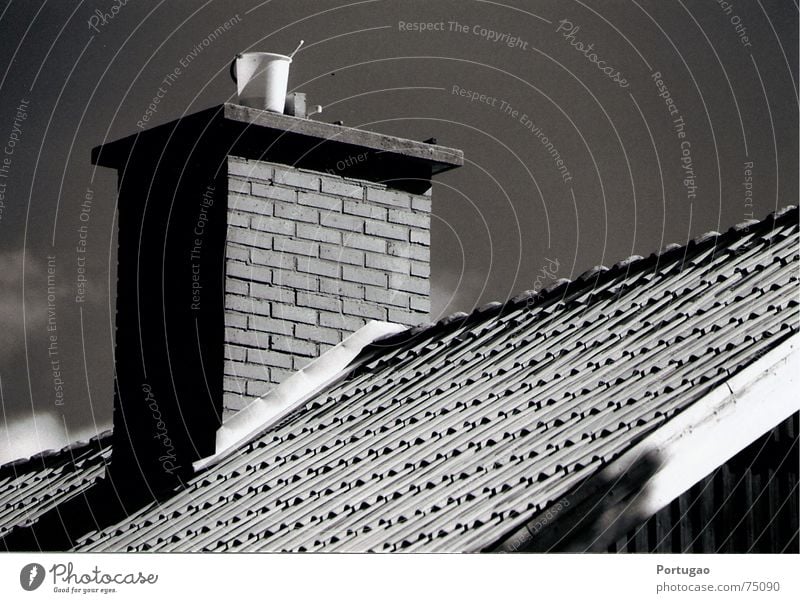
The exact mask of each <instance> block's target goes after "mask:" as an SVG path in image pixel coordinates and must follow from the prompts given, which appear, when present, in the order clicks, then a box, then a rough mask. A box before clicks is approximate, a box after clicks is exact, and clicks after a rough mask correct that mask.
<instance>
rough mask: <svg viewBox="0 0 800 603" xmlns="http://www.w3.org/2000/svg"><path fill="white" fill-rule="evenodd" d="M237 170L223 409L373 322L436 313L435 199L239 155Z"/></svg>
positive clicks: (416, 319) (231, 208)
mask: <svg viewBox="0 0 800 603" xmlns="http://www.w3.org/2000/svg"><path fill="white" fill-rule="evenodd" d="M228 175H229V195H228V244H227V247H226V274H225V286H226V292H227V294H226V297H225V300H226V302H225V400H224V404H225V410H226V413H230V412H234V411H236V410H239V409H240V408H242V407H243V406H244V405H245V404H246V403H247V402H249V400H250V399H251V398H252V397H255V396H259V395H262V394H265V393H266V392H267V391H269V390H270V389H271V388H272V387H273V385H274V384H276V383H279V382H280V381H282V380H283V379H285V378H286V376H287V375H289V374H290V373H291V371H293V370H298V369H299V368H302V367H303V366H305V365H306V364H307V363H308V362H309V361H311V360H312V359H314V358H316V357H317V356H319V355H320V354H321V353H322V352H324V351H325V350H327V349H329V348H330V346H331V345H335V344H336V343H338V342H340V341H341V340H342V338H343V337H345V336H347V335H349V334H350V333H352V332H353V331H355V330H357V329H358V328H359V327H361V326H363V325H364V324H365V323H366V322H367V321H368V320H371V319H378V320H390V321H394V322H400V323H402V324H406V325H409V326H412V325H416V324H419V323H422V322H426V321H427V320H428V313H429V311H430V285H429V281H428V276H429V274H430V248H429V245H430V208H431V200H430V197H429V196H428V195H412V194H409V193H405V192H402V191H397V190H391V189H387V188H386V187H385V186H383V185H380V184H376V183H372V182H368V181H362V180H352V179H347V178H340V177H338V176H333V175H328V174H322V173H317V172H310V171H306V170H300V169H294V168H289V167H287V166H283V165H278V164H271V163H268V162H263V161H253V160H244V159H240V158H236V157H229V159H228Z"/></svg>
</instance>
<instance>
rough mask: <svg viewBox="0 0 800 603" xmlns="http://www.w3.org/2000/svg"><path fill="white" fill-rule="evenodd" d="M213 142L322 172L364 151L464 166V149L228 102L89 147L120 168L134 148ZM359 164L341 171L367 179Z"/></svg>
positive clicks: (380, 158)
mask: <svg viewBox="0 0 800 603" xmlns="http://www.w3.org/2000/svg"><path fill="white" fill-rule="evenodd" d="M212 142H213V143H214V144H216V145H219V148H220V149H221V151H219V152H222V153H226V154H230V155H240V156H244V157H250V158H255V159H263V160H265V161H276V162H279V163H288V164H292V165H296V166H297V167H308V168H310V169H323V170H324V169H325V168H324V166H321V165H319V164H320V163H321V162H322V161H327V162H331V161H334V163H335V162H336V161H339V160H343V159H346V158H347V157H351V156H352V155H353V153H362V154H363V153H366V154H367V155H368V156H369V160H367V161H365V163H373V162H376V161H377V162H379V163H381V164H382V165H384V166H385V164H387V163H393V164H395V163H396V164H397V165H398V167H401V166H417V167H419V166H424V167H425V169H426V170H427V169H429V170H430V174H431V175H434V174H438V173H441V172H444V171H447V170H450V169H453V168H456V167H459V166H462V165H464V152H463V151H461V150H459V149H452V148H448V147H443V146H439V145H434V144H428V143H424V142H419V141H415V140H409V139H406V138H399V137H396V136H389V135H386V134H379V133H377V132H369V131H367V130H360V129H357V128H349V127H346V126H340V125H335V124H329V123H324V122H319V121H313V120H310V119H302V118H297V117H292V116H289V115H282V114H279V113H272V112H270V111H263V110H260V109H253V108H251V107H245V106H242V105H235V104H232V103H224V104H222V105H218V106H216V107H211V108H210V109H206V110H204V111H200V112H198V113H194V114H192V115H188V116H186V117H182V118H180V119H177V120H174V121H171V122H169V123H166V124H163V125H160V126H155V127H153V128H150V129H147V130H143V131H141V132H139V133H137V134H134V135H131V136H127V137H125V138H122V139H119V140H116V141H112V142H108V143H105V144H102V145H99V146H97V147H95V148H94V149H92V163H94V164H95V165H100V166H103V167H110V168H124V167H125V165H126V163H127V162H128V161H129V157H130V155H131V154H132V153H133V152H134V151H136V150H139V153H143V154H149V155H150V156H151V157H152V155H153V153H152V149H158V152H156V153H155V154H156V155H158V156H160V155H162V153H161V150H166V148H167V147H168V146H169V147H171V148H170V149H169V152H170V154H174V153H175V152H176V151H177V150H178V148H184V149H188V150H189V152H191V153H194V152H196V151H197V150H198V149H199V148H202V147H205V146H206V145H207V144H208V143H212ZM184 144H185V145H186V146H184ZM165 152H166V151H165ZM139 153H137V155H139ZM154 159H157V157H155V158H154ZM359 167H360V169H359V170H358V171H357V172H358V173H356V174H349V173H343V174H342V175H346V176H351V175H352V176H353V177H361V178H365V179H369V178H368V177H365V176H363V175H362V173H369V171H370V170H369V166H366V165H364V166H359ZM384 172H385V168H384ZM384 177H385V174H384Z"/></svg>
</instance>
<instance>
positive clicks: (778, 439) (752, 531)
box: [610, 414, 799, 553]
mask: <svg viewBox="0 0 800 603" xmlns="http://www.w3.org/2000/svg"><path fill="white" fill-rule="evenodd" d="M797 438H798V415H797V414H795V415H793V416H792V417H790V418H789V419H787V420H785V421H784V422H783V423H781V424H780V425H779V426H777V427H776V428H775V429H773V430H772V431H771V432H770V433H769V434H766V435H765V436H763V437H761V438H759V439H758V440H756V441H755V442H753V444H751V445H750V446H748V447H747V448H746V449H744V450H743V451H742V452H740V453H739V454H737V455H736V456H735V457H733V458H732V459H731V460H730V461H728V462H727V463H725V464H724V465H723V466H722V467H719V468H718V469H717V470H716V471H715V472H713V473H712V474H710V475H708V476H706V477H705V478H703V479H702V480H701V481H700V482H698V483H697V484H695V485H694V486H693V487H692V488H691V489H690V490H689V491H687V492H685V493H684V494H682V495H681V496H680V497H679V498H677V499H676V500H674V501H672V503H670V505H669V506H667V507H665V508H664V509H662V510H661V511H659V512H658V513H656V514H655V515H654V516H653V517H651V518H650V519H649V520H648V521H647V522H646V523H644V524H643V525H641V526H640V527H639V528H638V529H637V530H634V531H632V532H631V533H630V534H628V536H627V538H624V539H622V540H620V541H619V542H617V543H616V545H615V546H612V547H611V549H610V551H611V552H629V553H647V552H657V553H681V552H684V553H797V552H798V512H799V511H798V487H797V479H798V463H799V461H798V458H799V457H798V439H797Z"/></svg>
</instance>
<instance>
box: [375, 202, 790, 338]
mask: <svg viewBox="0 0 800 603" xmlns="http://www.w3.org/2000/svg"><path fill="white" fill-rule="evenodd" d="M792 216H793V217H794V221H795V222H797V221H798V206H796V205H786V206H784V207H782V208H780V209H778V210H775V211H773V212H770V213H769V214H768V215H767V216H766V217H764V218H763V219H762V220H745V221H743V222H739V223H738V224H735V225H733V226H731V227H730V228H729V229H728V230H727V231H725V232H724V233H719V232H717V231H715V230H711V231H708V232H705V233H703V234H701V235H698V236H696V237H694V238H693V239H690V240H689V241H687V242H686V243H685V244H684V245H680V244H678V243H670V244H667V245H666V246H664V247H663V248H662V249H660V250H659V251H657V252H653V253H651V254H650V255H649V256H647V257H643V256H640V255H636V254H634V255H631V256H628V257H627V258H625V259H622V260H620V261H618V262H616V263H615V264H614V265H613V266H612V267H611V268H608V267H606V266H602V265H599V266H593V267H592V268H589V269H588V270H586V271H584V272H583V273H581V274H580V275H578V276H577V277H575V278H574V279H572V280H570V279H566V278H562V279H558V280H557V281H555V282H554V283H552V284H551V285H549V286H548V287H545V288H544V289H542V290H540V291H536V290H533V289H528V290H525V291H522V292H521V293H519V294H517V295H516V296H515V297H512V298H510V299H508V300H507V301H505V302H500V301H491V302H488V303H486V304H484V305H482V306H480V307H478V308H475V309H474V310H472V311H471V312H469V313H466V312H462V311H458V312H454V313H452V314H450V315H448V316H445V317H443V318H441V319H439V320H438V321H436V322H431V323H427V324H420V325H418V326H416V327H411V328H409V329H407V330H405V331H401V332H400V333H396V334H394V335H387V336H386V337H383V338H379V339H377V340H375V341H374V342H373V343H372V344H370V345H369V346H367V347H366V348H365V350H364V352H365V353H371V352H374V351H375V350H376V349H378V348H385V347H387V346H389V347H399V346H402V345H404V344H405V343H408V342H409V341H411V340H413V339H416V338H417V337H418V336H421V335H423V334H425V336H431V335H434V334H436V333H439V332H445V331H448V330H449V329H450V328H457V327H461V326H466V325H469V324H472V323H473V322H477V321H480V320H486V319H488V318H491V317H492V316H493V315H494V316H503V315H505V314H506V313H509V312H513V311H514V310H517V309H519V307H521V306H523V305H527V306H528V307H529V308H534V307H542V306H543V305H544V304H546V303H551V302H553V301H555V300H556V299H564V298H565V297H566V295H567V291H568V290H569V287H570V286H571V285H574V284H580V285H581V287H583V286H585V285H586V283H587V282H588V281H589V280H590V279H592V278H594V279H595V281H596V283H599V281H600V279H601V278H602V282H604V283H605V282H607V281H609V280H612V279H614V278H616V277H618V276H619V274H620V273H621V272H622V271H625V272H628V273H630V272H632V271H633V270H634V269H636V270H640V269H642V268H643V267H644V265H646V264H655V265H658V264H659V263H663V262H666V261H672V260H673V259H675V258H677V257H679V256H681V255H683V256H684V258H685V259H686V256H687V255H688V253H689V252H690V251H691V252H693V253H696V252H699V251H704V250H705V248H704V247H702V246H704V245H708V246H709V247H711V246H717V244H718V242H719V240H720V239H721V238H725V239H726V240H728V239H731V240H733V239H737V238H742V237H744V236H745V235H747V234H749V232H750V230H751V229H754V228H759V227H763V226H765V225H767V224H768V223H770V222H771V224H770V225H769V226H770V227H774V224H775V223H777V222H778V221H780V222H788V221H790V218H792ZM709 242H710V243H709ZM698 248H700V249H698ZM559 296H560V297H559ZM453 325H457V326H456V327H453Z"/></svg>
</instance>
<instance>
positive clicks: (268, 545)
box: [77, 209, 798, 551]
mask: <svg viewBox="0 0 800 603" xmlns="http://www.w3.org/2000/svg"><path fill="white" fill-rule="evenodd" d="M797 221H798V213H797V210H796V209H791V210H788V211H784V212H782V213H781V214H779V215H774V216H770V217H769V218H768V219H766V220H764V221H762V222H750V223H748V224H745V225H741V226H739V227H736V228H733V229H731V230H730V231H729V232H727V233H725V234H723V235H719V234H717V233H711V234H709V235H706V236H704V237H701V238H700V239H697V240H695V241H692V242H691V243H689V244H688V245H687V246H683V247H680V246H671V247H669V248H667V249H666V250H665V251H663V252H662V253H660V254H655V255H653V256H651V257H649V258H630V259H629V260H627V261H624V262H621V263H620V264H617V265H615V266H614V267H613V268H611V269H605V268H598V269H595V270H591V271H589V272H587V273H586V274H584V275H582V276H581V277H579V278H578V279H576V280H575V281H573V282H559V283H558V284H556V285H555V286H553V287H551V288H550V289H547V290H545V291H544V292H542V293H540V294H531V295H523V296H520V297H519V298H516V299H514V300H512V301H511V302H509V303H507V304H503V305H500V304H493V305H490V306H488V307H485V308H483V309H481V310H478V311H476V312H474V313H473V314H472V315H470V316H464V315H461V316H455V317H451V318H450V319H447V320H445V321H442V322H440V323H438V324H436V325H433V326H430V327H427V328H419V329H414V330H411V331H408V332H406V333H404V334H400V335H398V336H394V337H391V338H389V339H386V340H383V341H381V342H379V343H378V344H375V345H373V346H372V347H371V348H369V349H368V350H367V351H366V352H365V354H364V356H363V357H362V359H361V361H360V363H357V365H356V366H355V368H354V369H353V370H352V371H351V373H350V374H349V375H348V376H347V378H344V379H342V380H340V381H338V382H336V383H334V384H333V385H331V386H330V387H328V388H327V390H326V391H325V392H324V393H321V394H319V395H318V396H316V397H315V398H314V399H313V400H312V401H311V402H310V403H309V404H308V405H306V407H305V408H303V409H301V410H300V411H298V412H296V413H294V414H293V415H291V416H289V417H287V418H286V419H285V420H284V421H283V422H282V423H281V424H279V425H277V426H276V427H273V428H270V429H269V430H268V431H267V432H266V433H262V434H261V435H260V436H258V437H256V438H254V439H253V440H252V441H250V442H249V443H248V444H246V445H244V446H243V447H241V448H239V449H237V450H236V451H235V453H234V454H232V455H231V456H229V457H227V458H225V459H224V460H222V461H221V462H220V463H219V464H217V465H214V466H212V467H210V468H209V469H207V470H206V471H204V472H202V473H201V474H199V475H198V476H196V477H195V478H194V479H192V480H191V481H190V482H189V484H188V487H187V488H186V489H185V490H182V491H180V492H178V493H176V494H175V495H174V496H173V497H172V498H170V499H168V500H166V501H163V502H161V503H153V504H151V505H149V506H146V507H144V508H143V509H141V510H140V511H138V512H136V513H134V514H133V515H131V516H129V517H128V518H126V519H125V520H123V521H121V522H119V523H117V524H116V525H113V526H111V527H109V528H107V529H103V530H100V531H95V532H92V533H90V534H88V535H86V536H85V537H83V538H82V539H81V541H80V542H79V545H78V546H77V549H79V550H95V551H133V550H140V551H141V550H166V551H168V550H175V551H183V550H212V551H236V550H239V551H243V550H247V551H256V550H263V551H284V550H292V551H368V550H369V551H420V550H425V551H473V550H481V549H483V548H485V547H486V546H488V545H489V544H490V543H493V542H495V541H497V539H499V538H501V537H502V536H503V535H505V534H508V533H509V532H510V531H512V530H513V529H514V528H515V527H516V526H518V525H520V524H521V523H522V522H524V521H525V520H526V519H528V518H530V517H531V516H532V515H534V514H535V513H537V512H539V511H541V510H543V509H544V508H546V507H547V505H548V504H549V503H551V502H553V501H556V500H558V499H559V498H560V497H561V496H563V495H565V494H566V493H568V492H569V491H571V490H572V489H573V488H575V487H576V485H578V484H579V483H581V482H582V481H583V480H584V479H585V478H587V477H588V476H590V475H591V474H593V473H595V472H596V471H597V470H598V469H599V468H600V467H603V466H604V465H606V464H608V463H609V462H610V461H612V460H613V459H614V458H616V457H617V456H619V455H620V454H621V453H622V452H623V451H625V450H626V449H628V448H630V447H631V446H632V444H634V443H635V442H637V441H638V440H640V439H641V438H642V437H644V436H645V435H647V434H649V433H651V432H652V431H653V430H655V429H658V428H659V427H660V426H661V425H663V424H664V423H665V422H666V421H668V420H669V419H670V418H671V417H673V416H674V415H675V414H676V413H679V412H680V411H681V410H683V409H685V408H687V407H688V406H690V405H691V404H693V403H694V402H695V401H697V400H698V399H699V398H701V397H702V396H703V395H704V394H705V393H707V392H708V391H709V390H710V389H711V388H713V387H714V386H715V385H717V384H719V383H720V382H721V381H723V380H725V379H727V378H728V377H729V376H730V375H732V374H734V373H736V372H737V371H739V370H740V369H742V368H743V367H745V366H747V365H748V364H749V363H751V362H753V361H754V360H755V359H756V358H758V357H760V356H762V355H763V354H764V353H765V352H766V351H768V350H770V349H772V348H774V347H775V346H776V345H778V344H779V343H780V342H782V341H784V340H785V339H786V338H788V337H789V336H791V335H792V334H794V333H796V332H797V329H798V320H797V318H798V315H797V305H798V304H797V297H796V292H797V268H798V225H797Z"/></svg>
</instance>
